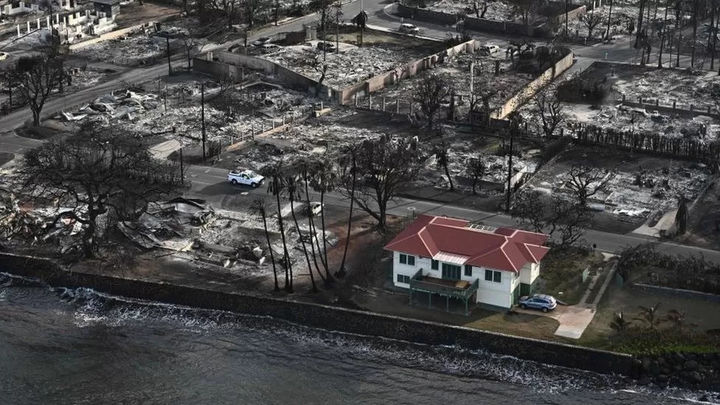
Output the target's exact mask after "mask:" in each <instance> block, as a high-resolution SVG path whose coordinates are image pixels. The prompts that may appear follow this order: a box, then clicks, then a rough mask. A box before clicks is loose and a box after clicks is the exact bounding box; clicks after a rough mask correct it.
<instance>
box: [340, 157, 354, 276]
mask: <svg viewBox="0 0 720 405" xmlns="http://www.w3.org/2000/svg"><path fill="white" fill-rule="evenodd" d="M338 163H339V166H340V178H339V182H340V184H341V185H342V186H343V188H344V189H345V190H346V191H347V195H348V196H349V198H350V213H349V214H348V222H347V234H346V235H345V248H344V249H343V256H342V260H341V261H340V268H339V269H338V271H337V273H335V275H336V276H338V277H340V278H342V277H345V274H346V272H345V259H346V258H347V251H348V247H350V231H351V230H352V215H353V205H354V203H355V187H356V186H357V149H356V147H355V146H354V145H350V146H347V147H346V148H345V150H344V151H343V153H342V154H341V155H340V158H339V161H338Z"/></svg>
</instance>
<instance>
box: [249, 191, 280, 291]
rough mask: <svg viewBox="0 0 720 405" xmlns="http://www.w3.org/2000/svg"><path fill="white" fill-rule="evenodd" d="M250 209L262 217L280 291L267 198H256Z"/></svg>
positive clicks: (274, 275) (277, 288) (276, 283)
mask: <svg viewBox="0 0 720 405" xmlns="http://www.w3.org/2000/svg"><path fill="white" fill-rule="evenodd" d="M250 209H252V210H253V211H254V212H255V213H256V214H258V215H260V218H262V221H263V229H264V230H265V240H266V241H267V247H268V251H269V252H270V262H271V263H272V269H273V280H274V281H275V291H280V287H279V286H278V278H277V267H276V266H275V254H274V253H273V248H272V243H271V242H270V232H269V231H268V225H267V217H268V213H267V209H268V207H267V203H266V202H265V199H264V198H262V197H259V198H256V199H254V200H253V202H252V205H251V206H250Z"/></svg>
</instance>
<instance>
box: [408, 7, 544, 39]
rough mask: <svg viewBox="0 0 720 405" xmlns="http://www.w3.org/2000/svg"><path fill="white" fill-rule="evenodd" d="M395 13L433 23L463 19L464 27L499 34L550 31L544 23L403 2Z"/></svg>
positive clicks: (540, 35) (538, 34) (447, 23)
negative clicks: (436, 8)
mask: <svg viewBox="0 0 720 405" xmlns="http://www.w3.org/2000/svg"><path fill="white" fill-rule="evenodd" d="M396 13H397V15H399V16H400V17H404V18H410V19H413V20H418V21H425V22H429V23H433V24H445V25H453V24H456V23H457V22H459V21H463V24H464V26H463V27H464V28H465V29H469V30H473V31H480V32H492V33H501V34H513V35H528V36H532V37H539V38H546V37H550V36H551V33H550V32H549V31H548V30H547V29H546V28H545V24H541V25H536V26H530V27H528V26H526V25H525V24H520V23H516V22H512V21H495V20H487V19H484V18H475V17H470V16H460V15H455V14H448V13H442V12H439V11H431V10H425V9H421V8H417V7H408V6H406V5H403V4H398V5H397V12H396Z"/></svg>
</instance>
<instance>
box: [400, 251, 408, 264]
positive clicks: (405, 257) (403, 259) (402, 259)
mask: <svg viewBox="0 0 720 405" xmlns="http://www.w3.org/2000/svg"><path fill="white" fill-rule="evenodd" d="M400 263H401V264H407V255H404V254H402V253H401V254H400Z"/></svg>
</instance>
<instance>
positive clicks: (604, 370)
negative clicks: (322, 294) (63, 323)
mask: <svg viewBox="0 0 720 405" xmlns="http://www.w3.org/2000/svg"><path fill="white" fill-rule="evenodd" d="M0 269H2V271H4V272H7V273H9V274H15V275H19V276H23V277H29V278H35V279H39V280H41V281H43V282H45V283H47V284H48V285H50V286H52V287H70V288H77V287H85V288H92V289H93V290H95V291H98V292H102V293H108V294H112V295H118V296H122V297H129V298H138V299H145V300H149V301H157V302H162V303H168V304H176V305H185V306H189V307H195V308H203V309H211V310H224V311H230V312H235V313H241V314H248V315H259V316H270V317H273V318H277V319H281V320H285V321H289V322H295V323H298V324H301V325H305V326H310V327H316V328H321V329H327V330H333V331H338V332H343V333H355V334H362V335H368V336H376V337H384V338H389V339H396V340H401V341H402V340H404V341H409V342H414V343H421V344H429V345H447V346H450V345H455V346H458V347H461V348H463V349H470V350H487V351H488V352H491V353H495V354H499V355H508V356H514V357H517V358H519V359H523V360H531V361H536V362H539V363H544V364H550V365H555V366H562V367H568V368H574V369H580V370H586V371H592V372H597V373H600V374H621V375H624V376H628V377H632V378H638V377H639V376H640V373H641V367H640V366H641V365H640V364H639V361H638V360H636V359H635V358H634V357H633V356H631V355H627V354H622V353H614V352H609V351H603V350H597V349H591V348H585V347H581V346H574V345H569V344H564V343H556V342H549V341H543V340H536V339H531V338H525V337H520V336H511V335H506V334H502V333H497V332H490V331H483V330H479V329H472V328H467V327H462V326H454V325H447V324H442V323H436V322H429V321H423V320H418V319H411V318H402V317H398V316H392V315H384V314H379V313H374V312H368V311H361V310H356V309H348V308H344V307H335V306H328V305H322V304H316V303H308V302H299V301H290V300H287V299H281V298H275V297H268V296H263V295H253V294H251V293H230V292H222V291H215V290H210V289H206V288H198V287H190V286H183V285H179V284H170V283H161V282H150V281H144V280H138V279H129V278H122V277H119V276H106V275H98V274H90V273H83V272H77V271H68V270H66V269H64V268H62V267H61V266H60V265H59V264H57V263H56V262H55V261H53V260H51V259H46V258H40V257H32V256H23V255H16V254H12V253H0Z"/></svg>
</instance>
